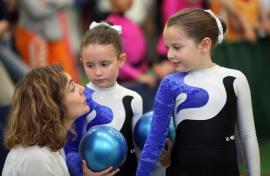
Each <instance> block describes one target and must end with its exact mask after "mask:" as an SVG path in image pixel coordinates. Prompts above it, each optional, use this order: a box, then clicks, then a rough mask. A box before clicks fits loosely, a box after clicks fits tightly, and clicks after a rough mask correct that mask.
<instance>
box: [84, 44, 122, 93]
mask: <svg viewBox="0 0 270 176" xmlns="http://www.w3.org/2000/svg"><path fill="white" fill-rule="evenodd" d="M81 54H82V58H81V61H82V63H83V67H84V70H85V73H86V75H87V77H88V79H89V81H90V82H92V83H93V84H94V85H96V86H97V87H99V88H109V87H112V86H114V85H115V83H116V79H117V77H118V73H119V69H120V67H121V66H122V65H123V64H124V62H125V60H126V54H125V53H122V54H121V55H120V56H119V57H118V56H117V53H116V50H115V48H114V47H113V45H112V44H108V45H104V44H89V45H88V46H85V47H83V48H82V53H81Z"/></svg>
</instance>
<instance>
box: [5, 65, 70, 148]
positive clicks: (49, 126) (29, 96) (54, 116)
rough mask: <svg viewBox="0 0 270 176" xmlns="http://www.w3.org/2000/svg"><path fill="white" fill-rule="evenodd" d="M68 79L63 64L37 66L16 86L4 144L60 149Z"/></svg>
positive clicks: (8, 145)
mask: <svg viewBox="0 0 270 176" xmlns="http://www.w3.org/2000/svg"><path fill="white" fill-rule="evenodd" d="M67 82H68V78H67V75H66V73H65V72H64V70H63V68H62V66H60V65H51V66H45V67H40V68H35V69H33V70H32V71H31V72H29V73H28V74H27V75H26V76H25V77H24V78H23V79H22V80H21V81H20V82H19V83H18V84H17V86H16V88H15V92H14V95H13V104H12V107H11V111H10V114H9V119H8V124H7V128H6V131H5V136H4V137H5V145H6V146H7V147H8V148H12V147H14V146H15V145H22V146H24V147H26V146H32V145H39V146H47V147H49V148H50V149H51V150H53V151H57V150H59V149H60V148H62V147H63V146H64V142H65V138H66V134H67V129H66V128H65V125H64V110H65V108H64V106H63V104H62V97H63V93H64V90H65V89H66V86H67Z"/></svg>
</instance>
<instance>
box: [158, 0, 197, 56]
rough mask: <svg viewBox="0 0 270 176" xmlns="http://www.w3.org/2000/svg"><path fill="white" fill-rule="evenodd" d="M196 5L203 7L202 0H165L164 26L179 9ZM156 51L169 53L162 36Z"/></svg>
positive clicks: (163, 7) (163, 11)
mask: <svg viewBox="0 0 270 176" xmlns="http://www.w3.org/2000/svg"><path fill="white" fill-rule="evenodd" d="M194 7H198V8H201V7H202V2H201V0H193V2H192V1H191V0H163V2H162V4H161V13H162V26H163V27H164V25H165V23H166V21H167V20H168V19H169V17H170V16H171V15H173V14H174V13H176V12H178V11H179V10H182V9H185V8H194ZM156 51H157V53H158V54H160V55H166V53H167V48H166V47H165V45H164V40H163V37H162V36H161V37H160V39H159V41H158V45H157V48H156Z"/></svg>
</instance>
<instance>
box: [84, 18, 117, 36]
mask: <svg viewBox="0 0 270 176" xmlns="http://www.w3.org/2000/svg"><path fill="white" fill-rule="evenodd" d="M100 25H104V26H108V27H110V28H112V29H114V30H116V31H117V32H118V33H119V34H120V33H121V32H122V27H121V26H120V25H109V24H108V23H106V22H101V23H97V22H95V21H93V22H92V23H91V24H90V26H89V29H93V28H95V27H97V26H100Z"/></svg>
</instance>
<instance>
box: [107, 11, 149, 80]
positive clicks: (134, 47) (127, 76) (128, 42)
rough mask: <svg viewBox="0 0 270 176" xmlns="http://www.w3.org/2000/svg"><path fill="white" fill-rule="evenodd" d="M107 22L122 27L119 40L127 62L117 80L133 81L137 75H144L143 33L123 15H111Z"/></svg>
mask: <svg viewBox="0 0 270 176" xmlns="http://www.w3.org/2000/svg"><path fill="white" fill-rule="evenodd" d="M107 20H108V21H111V22H112V23H113V24H115V25H121V26H122V33H121V39H122V43H123V49H124V52H125V53H126V54H127V60H126V63H125V64H124V66H123V67H122V68H121V69H120V72H119V79H120V80H121V81H128V80H135V79H136V77H138V75H140V74H141V73H145V72H146V71H147V69H148V64H147V62H148V61H147V58H146V41H145V38H144V33H143V31H142V29H141V28H140V26H139V25H138V24H136V23H134V22H132V21H131V20H129V19H128V18H127V17H125V16H123V15H120V14H112V15H109V16H108V18H107Z"/></svg>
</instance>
